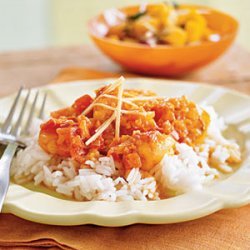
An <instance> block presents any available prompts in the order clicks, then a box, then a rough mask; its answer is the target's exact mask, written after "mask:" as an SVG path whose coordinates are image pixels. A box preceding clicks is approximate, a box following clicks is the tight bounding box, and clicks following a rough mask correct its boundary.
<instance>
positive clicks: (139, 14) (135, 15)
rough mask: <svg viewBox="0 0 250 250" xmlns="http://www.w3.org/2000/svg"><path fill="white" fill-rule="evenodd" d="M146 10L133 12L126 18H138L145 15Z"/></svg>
mask: <svg viewBox="0 0 250 250" xmlns="http://www.w3.org/2000/svg"><path fill="white" fill-rule="evenodd" d="M146 13H147V12H146V11H143V12H137V13H135V14H134V15H131V16H128V17H127V18H128V20H131V21H135V20H137V19H139V18H140V17H142V16H144V15H146Z"/></svg>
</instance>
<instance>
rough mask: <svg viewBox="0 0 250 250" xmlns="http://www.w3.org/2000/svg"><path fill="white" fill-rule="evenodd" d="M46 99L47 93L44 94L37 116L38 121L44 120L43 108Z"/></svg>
mask: <svg viewBox="0 0 250 250" xmlns="http://www.w3.org/2000/svg"><path fill="white" fill-rule="evenodd" d="M46 99H47V93H45V94H44V97H43V103H42V107H41V109H40V113H39V115H38V118H40V119H43V118H44V108H45V103H46Z"/></svg>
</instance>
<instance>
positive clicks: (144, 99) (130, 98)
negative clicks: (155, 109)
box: [125, 96, 167, 101]
mask: <svg viewBox="0 0 250 250" xmlns="http://www.w3.org/2000/svg"><path fill="white" fill-rule="evenodd" d="M156 99H167V97H164V96H137V97H127V98H125V100H129V101H148V100H156Z"/></svg>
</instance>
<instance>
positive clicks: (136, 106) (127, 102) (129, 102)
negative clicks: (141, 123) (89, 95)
mask: <svg viewBox="0 0 250 250" xmlns="http://www.w3.org/2000/svg"><path fill="white" fill-rule="evenodd" d="M102 97H107V98H110V99H113V100H118V97H117V96H114V95H108V94H104V95H102ZM122 102H123V103H126V104H128V105H131V106H133V107H135V108H138V105H137V104H135V103H133V102H131V101H127V100H126V98H124V97H123V99H122Z"/></svg>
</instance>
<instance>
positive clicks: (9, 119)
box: [1, 87, 23, 133]
mask: <svg viewBox="0 0 250 250" xmlns="http://www.w3.org/2000/svg"><path fill="white" fill-rule="evenodd" d="M22 91H23V87H21V88H20V89H19V90H18V93H17V95H16V98H15V100H14V102H13V104H12V106H11V109H10V112H9V114H8V116H7V118H6V119H5V122H4V124H3V125H2V127H1V131H2V132H3V133H8V132H9V130H10V125H11V122H12V119H13V116H14V113H15V110H16V106H17V103H18V101H19V98H20V96H21V93H22Z"/></svg>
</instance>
